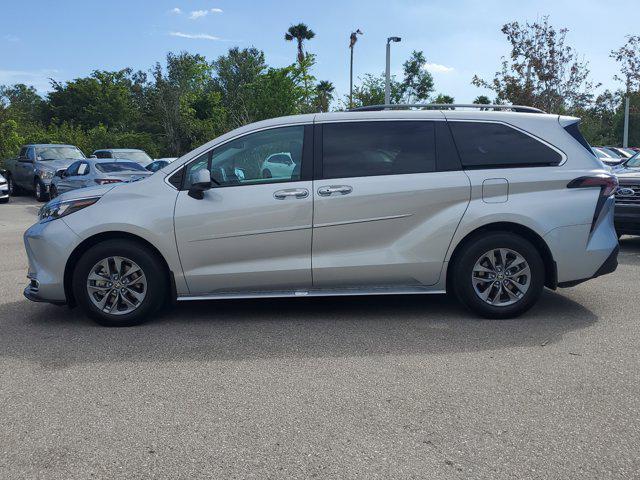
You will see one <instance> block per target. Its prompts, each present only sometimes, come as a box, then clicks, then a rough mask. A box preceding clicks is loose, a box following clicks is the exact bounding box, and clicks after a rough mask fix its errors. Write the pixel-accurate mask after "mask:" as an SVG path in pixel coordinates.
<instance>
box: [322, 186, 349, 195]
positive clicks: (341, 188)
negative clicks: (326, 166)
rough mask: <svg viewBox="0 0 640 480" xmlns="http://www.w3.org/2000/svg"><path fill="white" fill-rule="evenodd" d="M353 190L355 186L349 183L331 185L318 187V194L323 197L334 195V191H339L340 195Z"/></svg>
mask: <svg viewBox="0 0 640 480" xmlns="http://www.w3.org/2000/svg"><path fill="white" fill-rule="evenodd" d="M351 192H353V188H352V187H350V186H349V185H329V186H326V187H320V188H319V189H318V195H321V196H323V197H328V196H330V195H333V194H334V193H339V194H340V195H348V194H350V193H351Z"/></svg>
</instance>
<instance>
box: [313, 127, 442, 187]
mask: <svg viewBox="0 0 640 480" xmlns="http://www.w3.org/2000/svg"><path fill="white" fill-rule="evenodd" d="M322 128H323V130H322V176H323V178H345V177H369V176H375V175H400V174H406V173H426V172H433V171H435V168H436V155H435V130H434V125H433V122H426V121H425V122H417V121H412V122H405V121H394V122H347V123H327V124H324V125H323V127H322Z"/></svg>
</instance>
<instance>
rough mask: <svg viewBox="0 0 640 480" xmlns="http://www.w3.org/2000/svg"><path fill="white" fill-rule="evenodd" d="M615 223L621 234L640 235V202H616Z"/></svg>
mask: <svg viewBox="0 0 640 480" xmlns="http://www.w3.org/2000/svg"><path fill="white" fill-rule="evenodd" d="M615 225H616V231H617V232H618V233H619V234H621V235H640V204H637V205H630V204H625V203H616V210H615Z"/></svg>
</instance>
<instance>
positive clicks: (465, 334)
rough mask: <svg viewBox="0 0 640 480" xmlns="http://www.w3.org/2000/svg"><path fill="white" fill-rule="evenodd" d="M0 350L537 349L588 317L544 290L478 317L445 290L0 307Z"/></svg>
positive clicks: (320, 352)
mask: <svg viewBox="0 0 640 480" xmlns="http://www.w3.org/2000/svg"><path fill="white" fill-rule="evenodd" d="M3 310H4V311H5V314H3V315H2V320H1V321H0V329H2V335H0V356H3V357H13V358H16V359H20V360H25V361H32V362H38V363H40V364H41V366H42V367H43V368H49V369H61V368H66V367H68V366H72V365H76V364H84V363H97V362H131V361H143V362H144V361H149V362H158V361H160V362H162V361H166V362H186V361H217V360H252V359H260V358H274V359H283V358H290V359H312V358H324V357H347V356H360V357H368V356H381V355H412V354H436V355H438V354H449V353H456V352H470V351H489V350H501V349H505V348H513V347H529V346H537V347H543V346H545V345H548V344H552V343H554V342H556V341H558V340H559V339H561V338H562V336H563V335H564V334H566V333H569V332H572V331H576V330H580V329H583V328H587V327H589V326H590V325H592V324H593V323H595V322H596V321H597V317H596V316H595V315H594V314H593V313H592V312H591V311H589V310H588V309H587V308H585V307H583V306H582V305H579V304H577V303H576V302H574V301H572V300H570V299H568V298H566V297H564V296H562V295H561V294H557V293H555V292H551V291H545V293H544V295H543V297H542V299H541V301H540V302H539V303H538V305H536V306H535V307H534V308H533V309H532V310H531V311H530V312H528V313H527V314H526V315H524V316H523V317H521V318H518V319H513V320H501V321H498V320H481V319H477V318H475V317H473V315H471V314H469V313H468V312H467V311H466V310H463V309H462V308H461V307H460V306H459V305H458V304H457V303H456V302H455V301H454V300H452V299H450V298H449V297H447V296H426V297H425V296H422V295H408V296H404V295H403V296H379V297H338V298H330V297H325V298H304V299H302V298H293V299H269V300H227V301H211V302H197V303H181V304H179V305H178V306H177V307H175V308H173V309H171V310H169V311H167V312H165V313H163V314H162V315H160V316H159V318H156V319H155V320H154V321H151V322H150V323H147V324H145V325H141V326H139V327H133V328H122V329H108V328H103V327H99V326H97V325H95V324H93V323H92V322H91V321H90V320H88V319H86V318H85V317H84V315H83V314H82V312H81V311H80V310H79V309H74V310H69V309H67V308H66V307H55V306H51V305H42V304H30V303H28V302H26V301H24V302H15V303H11V304H5V305H3Z"/></svg>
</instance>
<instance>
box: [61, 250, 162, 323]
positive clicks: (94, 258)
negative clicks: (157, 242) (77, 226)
mask: <svg viewBox="0 0 640 480" xmlns="http://www.w3.org/2000/svg"><path fill="white" fill-rule="evenodd" d="M112 256H120V257H125V258H127V259H130V260H132V261H133V262H135V263H136V264H137V265H138V266H139V267H140V268H141V269H142V271H143V272H144V275H145V277H146V281H147V288H146V296H145V297H144V300H142V302H141V303H140V305H139V306H138V307H137V308H136V309H135V310H133V311H132V312H130V313H126V314H122V315H114V314H109V313H106V312H104V311H102V310H100V309H99V308H98V307H97V306H96V305H94V303H93V302H92V301H91V298H90V297H89V292H88V291H87V279H88V276H89V273H90V271H91V269H92V268H93V266H94V265H96V263H98V262H99V261H100V260H102V259H104V258H108V257H112ZM72 287H73V294H74V297H75V299H76V301H77V302H78V305H80V306H81V307H82V309H83V310H84V311H85V312H86V313H87V315H89V316H90V317H91V318H93V319H94V320H95V321H96V322H97V323H99V324H100V325H103V326H105V327H130V326H133V325H139V324H141V323H144V322H145V321H146V320H147V319H148V318H149V317H150V316H151V315H153V314H154V313H156V312H157V311H158V310H159V309H160V308H161V307H162V306H163V304H164V302H165V300H166V296H167V291H168V285H167V275H166V272H165V271H164V268H163V266H162V264H161V260H160V259H158V258H157V256H156V255H155V254H154V253H153V252H151V251H150V250H149V249H148V248H147V247H145V246H143V245H141V244H139V243H137V242H135V241H131V240H107V241H104V242H102V243H99V244H97V245H94V246H93V247H91V248H90V249H89V250H88V251H86V252H85V253H84V254H83V255H82V257H80V260H79V261H78V264H77V265H76V267H75V270H74V273H73V280H72Z"/></svg>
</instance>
